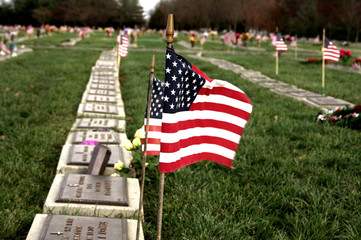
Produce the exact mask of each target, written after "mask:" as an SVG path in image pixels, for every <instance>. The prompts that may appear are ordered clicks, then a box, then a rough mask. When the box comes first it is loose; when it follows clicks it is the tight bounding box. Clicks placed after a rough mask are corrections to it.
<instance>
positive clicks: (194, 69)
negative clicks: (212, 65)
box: [192, 64, 213, 82]
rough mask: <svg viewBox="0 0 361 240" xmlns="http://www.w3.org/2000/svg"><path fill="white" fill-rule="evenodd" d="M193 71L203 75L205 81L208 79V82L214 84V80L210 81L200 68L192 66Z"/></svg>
mask: <svg viewBox="0 0 361 240" xmlns="http://www.w3.org/2000/svg"><path fill="white" fill-rule="evenodd" d="M192 70H193V71H195V72H196V73H198V74H199V75H201V76H202V77H203V78H204V79H206V80H207V81H208V82H212V81H213V79H210V78H209V77H208V76H207V75H206V74H205V73H204V72H202V70H200V69H199V68H197V67H196V66H194V65H193V64H192Z"/></svg>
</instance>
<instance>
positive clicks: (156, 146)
mask: <svg viewBox="0 0 361 240" xmlns="http://www.w3.org/2000/svg"><path fill="white" fill-rule="evenodd" d="M142 151H143V152H144V145H142ZM148 151H160V144H150V143H148V145H147V152H148Z"/></svg>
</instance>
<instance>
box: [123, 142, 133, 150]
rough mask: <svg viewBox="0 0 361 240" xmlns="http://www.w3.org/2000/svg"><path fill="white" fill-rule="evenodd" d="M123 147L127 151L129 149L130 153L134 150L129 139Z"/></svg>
mask: <svg viewBox="0 0 361 240" xmlns="http://www.w3.org/2000/svg"><path fill="white" fill-rule="evenodd" d="M123 147H124V148H125V149H127V150H128V151H130V150H132V149H133V144H132V142H131V141H130V140H129V139H127V140H125V141H124V143H123Z"/></svg>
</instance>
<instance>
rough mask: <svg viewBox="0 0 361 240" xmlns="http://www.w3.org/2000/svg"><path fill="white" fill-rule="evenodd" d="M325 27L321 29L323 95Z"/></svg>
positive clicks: (323, 85) (323, 84)
mask: <svg viewBox="0 0 361 240" xmlns="http://www.w3.org/2000/svg"><path fill="white" fill-rule="evenodd" d="M325 32H326V31H325V29H323V31H322V48H321V49H322V95H323V96H325V49H324V48H325Z"/></svg>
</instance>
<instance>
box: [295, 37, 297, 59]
mask: <svg viewBox="0 0 361 240" xmlns="http://www.w3.org/2000/svg"><path fill="white" fill-rule="evenodd" d="M295 38H296V39H295V41H296V48H295V59H296V60H297V35H296V36H295Z"/></svg>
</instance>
